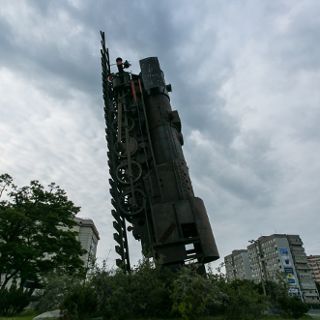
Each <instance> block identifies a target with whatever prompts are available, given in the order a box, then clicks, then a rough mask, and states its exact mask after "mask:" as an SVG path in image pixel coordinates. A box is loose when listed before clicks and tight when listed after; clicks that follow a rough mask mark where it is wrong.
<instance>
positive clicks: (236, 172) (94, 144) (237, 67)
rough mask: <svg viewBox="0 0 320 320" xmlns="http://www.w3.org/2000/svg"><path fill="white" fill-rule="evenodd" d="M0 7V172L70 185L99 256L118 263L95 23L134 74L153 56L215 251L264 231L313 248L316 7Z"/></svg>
mask: <svg viewBox="0 0 320 320" xmlns="http://www.w3.org/2000/svg"><path fill="white" fill-rule="evenodd" d="M0 2H1V6H0V173H4V172H6V173H9V174H10V175H12V176H13V177H14V178H15V181H16V183H17V184H19V185H25V184H28V183H29V181H30V180H33V179H38V180H40V182H42V183H43V184H48V183H49V182H51V181H55V182H56V183H58V184H59V185H60V186H61V187H62V188H63V189H65V190H66V191H67V193H68V195H69V197H70V199H71V200H72V201H73V202H74V203H75V204H76V205H79V206H81V208H82V209H81V214H80V216H82V217H89V218H92V219H93V220H94V222H95V224H96V225H97V228H98V230H99V232H100V236H101V240H100V243H99V247H98V257H99V258H100V259H103V258H108V264H109V265H110V266H113V265H114V261H113V260H114V258H115V254H114V251H113V250H114V249H113V248H114V242H113V239H112V233H113V229H112V217H111V214H110V209H111V204H110V196H109V194H108V190H109V186H108V168H107V159H106V142H105V137H104V116H103V102H102V93H101V70H100V53H99V50H100V39H99V30H104V31H105V32H106V37H107V41H108V46H109V48H110V53H111V58H112V59H115V58H116V57H117V56H122V57H123V58H124V59H128V60H129V61H130V62H131V63H132V68H131V70H132V71H133V72H136V71H137V70H138V61H139V59H142V58H145V57H148V56H158V57H159V60H160V63H161V67H162V69H163V71H164V73H165V77H166V80H167V83H171V84H172V86H173V92H172V94H171V101H172V105H173V107H174V108H176V109H177V110H178V111H179V113H180V117H181V119H182V126H183V133H184V138H185V146H184V153H185V157H186V160H187V162H188V166H189V168H190V174H191V178H192V182H193V187H194V190H195V194H196V195H197V196H199V197H200V198H202V199H203V200H204V202H205V204H206V207H207V211H208V214H209V216H210V221H211V225H212V227H213V231H214V234H215V238H216V242H217V245H218V248H219V251H220V255H221V257H223V256H225V255H226V254H229V253H230V252H231V251H232V250H233V249H239V248H245V247H246V246H247V245H248V240H250V239H256V238H257V237H259V236H261V235H270V234H273V233H289V234H290V233H291V234H300V235H301V237H302V240H303V242H304V245H305V249H306V252H307V254H320V235H319V230H320V217H319V214H320V212H319V209H320V194H319V190H320V161H319V155H320V130H319V123H320V90H319V84H320V58H319V57H320V42H319V39H320V19H319V16H320V1H318V0H314V1H312V0H305V1H303V0H296V1H294V0H291V1H281V0H265V1H256V0H252V1H245V0H243V1H240V0H238V1H232V0H230V1H223V0H221V1H217V0H214V1H213V0H212V1H210V0H208V1H204V0H201V1H194V0H193V1H191V0H189V1H188V0H184V1H182V0H181V1H178V0H170V1H169V0H162V1H154V0H144V1H138V0H135V1H134V0H125V1H119V0H118V1H116V0H113V1H111V0H109V1H106V0H95V1H89V0H87V1H85V0H69V1H67V0H54V1H53V0H52V1H51V0H46V1H43V0H34V1H32V0H26V1H20V0H1V1H0ZM139 252H140V249H139V244H138V243H133V244H132V247H131V256H132V260H133V261H134V262H136V261H137V260H138V259H139V257H140V253H139ZM221 261H222V259H220V260H219V261H218V263H219V262H221Z"/></svg>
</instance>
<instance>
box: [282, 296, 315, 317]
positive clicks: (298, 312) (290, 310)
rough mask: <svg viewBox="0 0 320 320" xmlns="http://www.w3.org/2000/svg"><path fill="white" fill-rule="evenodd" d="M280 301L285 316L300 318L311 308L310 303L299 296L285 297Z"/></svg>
mask: <svg viewBox="0 0 320 320" xmlns="http://www.w3.org/2000/svg"><path fill="white" fill-rule="evenodd" d="M279 303H280V307H281V314H282V316H283V317H290V318H294V319H299V318H301V317H303V315H304V314H305V313H306V312H307V311H308V310H309V307H308V305H307V304H306V303H304V302H302V301H301V300H300V299H299V298H297V297H288V296H287V297H283V298H282V299H281V300H280V301H279Z"/></svg>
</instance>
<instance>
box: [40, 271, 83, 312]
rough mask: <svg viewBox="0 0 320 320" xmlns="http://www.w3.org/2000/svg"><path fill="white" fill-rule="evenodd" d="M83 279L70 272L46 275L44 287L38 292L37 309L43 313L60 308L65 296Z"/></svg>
mask: <svg viewBox="0 0 320 320" xmlns="http://www.w3.org/2000/svg"><path fill="white" fill-rule="evenodd" d="M81 281H83V280H82V279H81V278H79V277H75V276H70V275H68V274H50V275H48V276H47V277H46V279H45V282H44V284H43V289H41V290H40V291H38V292H37V295H36V301H37V303H36V304H35V310H36V311H37V312H38V313H42V312H45V311H48V310H55V309H59V308H60V306H61V305H62V303H63V301H64V299H65V296H66V295H67V294H68V293H69V292H72V291H75V290H74V288H75V287H78V286H79V285H80V283H81Z"/></svg>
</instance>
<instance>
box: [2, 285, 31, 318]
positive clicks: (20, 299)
mask: <svg viewBox="0 0 320 320" xmlns="http://www.w3.org/2000/svg"><path fill="white" fill-rule="evenodd" d="M29 302H30V295H29V294H28V293H27V292H25V291H23V289H20V288H17V287H15V286H11V288H10V289H6V288H4V289H1V290H0V315H2V316H12V315H16V314H18V313H20V312H21V311H22V310H23V309H24V308H25V307H26V306H27V305H28V304H29Z"/></svg>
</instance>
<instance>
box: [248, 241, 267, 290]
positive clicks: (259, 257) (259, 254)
mask: <svg viewBox="0 0 320 320" xmlns="http://www.w3.org/2000/svg"><path fill="white" fill-rule="evenodd" d="M249 243H252V244H254V248H255V251H256V255H257V259H258V268H259V274H260V280H261V285H262V291H263V294H264V295H265V296H266V295H267V292H266V286H265V283H264V276H263V273H262V266H261V264H262V262H261V252H260V246H259V240H249ZM258 247H259V248H258ZM258 249H259V251H258Z"/></svg>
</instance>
